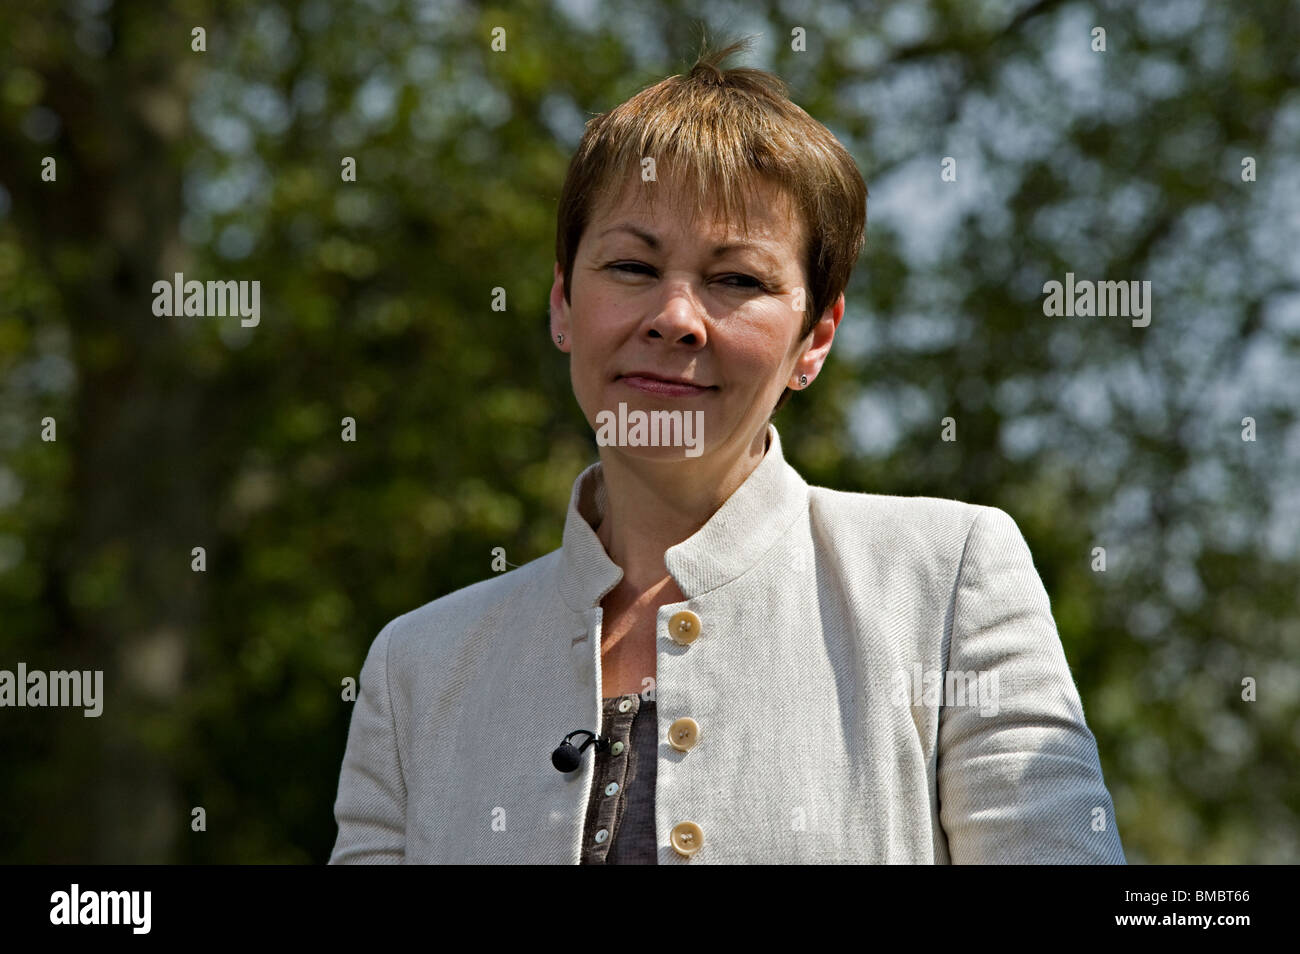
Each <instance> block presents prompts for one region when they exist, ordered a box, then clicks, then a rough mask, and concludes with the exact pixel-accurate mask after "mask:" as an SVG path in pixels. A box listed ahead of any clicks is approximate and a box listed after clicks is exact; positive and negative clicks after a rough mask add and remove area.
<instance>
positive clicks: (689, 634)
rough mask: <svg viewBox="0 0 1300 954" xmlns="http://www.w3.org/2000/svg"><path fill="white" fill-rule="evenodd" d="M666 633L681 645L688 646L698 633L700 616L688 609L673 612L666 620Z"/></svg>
mask: <svg viewBox="0 0 1300 954" xmlns="http://www.w3.org/2000/svg"><path fill="white" fill-rule="evenodd" d="M668 635H669V636H671V637H672V638H673V639H674V640H676V641H677V642H679V643H681V644H682V645H683V646H689V645H690V644H691V643H693V642H695V638H696V637H697V636H699V635H700V618H699V617H698V616H696V615H695V614H694V613H692V612H691V611H690V610H682V611H681V612H679V613H674V614H673V615H672V618H671V619H669V620H668Z"/></svg>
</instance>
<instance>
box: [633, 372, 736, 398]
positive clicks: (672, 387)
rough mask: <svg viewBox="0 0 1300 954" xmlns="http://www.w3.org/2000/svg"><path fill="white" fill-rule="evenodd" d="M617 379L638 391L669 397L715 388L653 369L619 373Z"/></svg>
mask: <svg viewBox="0 0 1300 954" xmlns="http://www.w3.org/2000/svg"><path fill="white" fill-rule="evenodd" d="M618 380H620V381H622V382H623V383H624V384H626V385H627V386H628V387H630V388H635V389H636V390H638V391H644V392H646V393H647V394H662V395H667V396H669V397H689V396H691V395H696V394H707V393H708V392H709V391H713V390H716V386H715V385H703V384H695V383H693V382H691V381H687V380H686V379H684V378H674V377H670V376H668V375H664V374H657V373H655V372H653V371H634V372H632V373H631V374H624V375H620V376H619V378H618Z"/></svg>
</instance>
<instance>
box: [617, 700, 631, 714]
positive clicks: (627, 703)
mask: <svg viewBox="0 0 1300 954" xmlns="http://www.w3.org/2000/svg"><path fill="white" fill-rule="evenodd" d="M631 708H632V700H631V699H624V700H623V701H622V702H620V703H619V704H618V711H619V712H626V711H627V710H628V709H631Z"/></svg>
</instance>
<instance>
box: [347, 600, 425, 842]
mask: <svg viewBox="0 0 1300 954" xmlns="http://www.w3.org/2000/svg"><path fill="white" fill-rule="evenodd" d="M391 630H392V623H390V624H389V625H388V626H385V627H384V629H383V630H382V631H381V632H380V634H379V635H378V636H377V637H376V638H375V641H374V643H372V644H371V647H370V652H369V653H368V654H367V656H366V661H365V664H364V665H363V666H362V667H361V678H360V691H359V693H358V694H357V701H356V704H355V706H354V708H353V710H352V724H351V726H350V727H349V729H348V743H347V749H346V751H345V752H344V755H343V768H342V771H341V772H340V773H339V790H338V798H337V799H336V800H335V802H334V818H335V820H336V821H337V822H338V826H339V834H338V839H337V840H336V841H335V843H334V851H333V853H332V854H331V855H330V860H329V863H330V864H332V865H333V864H401V863H402V862H403V861H404V860H405V857H406V783H405V781H404V780H403V777H402V762H401V755H400V754H399V752H398V750H397V732H396V728H395V725H394V722H393V703H392V696H391V694H390V692H389V683H388V647H389V641H390V638H391Z"/></svg>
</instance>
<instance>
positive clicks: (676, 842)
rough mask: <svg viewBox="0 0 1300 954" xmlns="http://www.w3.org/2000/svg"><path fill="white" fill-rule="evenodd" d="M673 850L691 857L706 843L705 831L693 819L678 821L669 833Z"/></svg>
mask: <svg viewBox="0 0 1300 954" xmlns="http://www.w3.org/2000/svg"><path fill="white" fill-rule="evenodd" d="M669 841H671V842H672V845H673V850H674V851H675V852H677V853H678V854H679V855H684V856H685V857H687V858H689V857H690V856H691V855H693V854H695V853H696V852H697V851H699V850H700V847H701V846H702V845H703V844H704V832H703V831H701V830H700V826H699V825H697V824H695V822H692V821H684V822H678V823H677V824H676V825H674V826H673V830H672V832H671V833H670V835H669Z"/></svg>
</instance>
